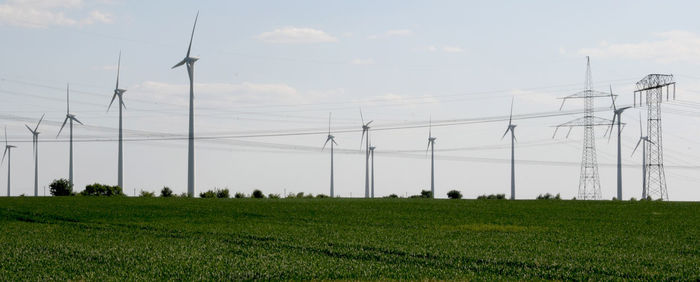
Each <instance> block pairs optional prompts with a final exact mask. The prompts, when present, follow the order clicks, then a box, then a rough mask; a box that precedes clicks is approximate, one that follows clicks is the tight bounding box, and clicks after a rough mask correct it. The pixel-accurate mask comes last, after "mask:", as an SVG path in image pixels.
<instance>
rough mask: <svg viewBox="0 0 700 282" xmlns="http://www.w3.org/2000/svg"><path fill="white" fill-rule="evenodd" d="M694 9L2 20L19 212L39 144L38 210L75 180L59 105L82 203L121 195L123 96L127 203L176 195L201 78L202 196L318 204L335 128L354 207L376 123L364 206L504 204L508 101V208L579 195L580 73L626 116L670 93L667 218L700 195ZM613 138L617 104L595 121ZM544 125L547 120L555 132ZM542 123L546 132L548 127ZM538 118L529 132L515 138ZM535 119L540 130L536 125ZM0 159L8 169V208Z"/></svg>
mask: <svg viewBox="0 0 700 282" xmlns="http://www.w3.org/2000/svg"><path fill="white" fill-rule="evenodd" d="M699 6H700V3H698V2H696V1H668V2H665V3H664V4H663V5H658V1H654V2H651V1H585V2H582V1H579V2H570V1H405V0H401V1H120V0H101V1H84V0H51V1H38V0H7V1H1V2H0V34H2V35H3V36H2V37H3V40H2V44H0V51H2V52H0V59H1V60H2V61H3V67H2V68H0V98H2V103H0V121H1V122H2V124H0V125H4V126H7V139H8V141H9V143H10V144H11V145H15V146H17V148H15V149H13V150H12V159H11V162H12V163H11V169H12V170H11V188H12V189H11V190H12V191H11V194H12V195H15V196H16V195H20V194H25V195H31V194H33V157H32V143H31V134H30V133H29V131H28V130H27V129H26V128H25V126H24V125H25V124H27V125H30V126H32V127H33V125H35V124H36V122H37V121H38V120H39V118H40V117H41V115H42V114H46V117H45V120H44V122H42V124H41V126H40V127H39V131H40V132H41V134H40V136H39V144H38V145H39V186H40V195H43V193H44V190H45V189H46V190H47V191H46V193H47V194H48V188H47V187H48V185H49V183H50V182H51V181H52V180H54V179H58V178H67V176H68V143H67V139H68V135H67V133H68V131H67V130H66V129H64V130H63V132H62V133H61V135H60V136H57V134H58V130H59V128H60V126H61V123H62V122H63V119H64V117H65V108H66V100H65V99H66V85H67V84H68V83H70V89H71V91H70V93H71V97H70V98H71V112H72V113H73V114H75V115H76V116H77V118H78V119H79V120H80V121H82V122H83V123H84V124H85V125H84V126H83V125H76V126H75V128H74V139H75V143H74V158H75V163H74V165H75V167H74V169H75V176H74V177H75V179H74V181H75V190H77V191H80V190H82V189H84V187H85V185H88V184H91V183H95V182H99V183H105V184H112V185H116V182H117V142H116V139H117V127H118V114H117V111H115V110H116V107H113V108H112V109H110V110H109V112H108V111H107V107H108V105H109V102H110V99H111V97H112V93H113V89H114V86H115V79H116V65H117V58H118V55H119V52H121V54H122V58H121V76H120V88H124V89H127V92H126V93H125V94H124V102H125V104H126V109H125V110H124V134H125V136H124V138H125V142H124V167H125V168H124V182H125V183H124V186H125V187H124V190H125V192H126V193H127V194H128V195H133V194H134V193H138V192H139V191H141V190H145V191H155V192H158V191H160V189H161V188H162V187H163V186H168V187H170V188H172V189H173V190H174V191H175V192H177V193H182V192H185V191H186V189H187V187H186V185H187V140H186V137H187V128H188V125H187V120H188V78H187V72H186V70H185V68H178V69H171V67H172V66H173V65H174V64H176V63H177V62H179V61H180V60H181V59H182V58H183V57H184V56H185V53H186V50H187V44H188V41H189V36H190V32H191V30H192V24H193V22H194V18H195V15H196V13H197V11H199V20H198V23H197V27H196V32H195V35H194V42H193V44H192V55H194V56H198V57H200V60H199V61H198V62H197V63H196V65H195V136H196V138H197V139H196V141H195V148H196V153H195V159H196V192H197V193H199V192H201V191H205V190H210V189H217V188H228V189H229V190H231V192H232V193H234V192H243V193H251V192H252V191H253V190H254V189H260V190H262V191H263V192H264V193H266V194H268V193H275V194H284V193H297V192H305V193H312V194H319V193H323V194H329V181H330V180H329V177H330V152H329V151H328V150H327V149H326V150H322V147H323V144H324V141H325V140H326V135H327V134H328V117H329V113H332V121H331V130H332V131H334V132H333V135H335V136H336V141H337V142H338V144H339V145H338V146H337V147H336V151H335V181H336V182H335V189H336V194H337V195H339V196H342V197H362V196H364V169H365V167H364V163H365V162H364V152H361V151H360V149H361V145H360V141H361V133H362V129H361V119H360V109H361V111H362V114H363V116H364V119H365V120H366V121H368V120H373V123H372V129H371V132H370V134H371V135H370V136H371V139H372V144H373V145H375V146H376V148H377V149H376V151H375V162H374V163H375V169H374V170H375V195H376V196H378V197H381V196H387V195H389V194H392V193H393V194H397V195H400V196H410V195H414V194H419V193H420V191H421V190H422V189H429V188H430V186H429V185H430V160H429V158H428V155H427V154H426V147H427V142H428V141H427V137H428V130H429V128H428V125H429V123H430V121H431V122H432V124H433V126H432V133H433V136H435V137H437V141H436V143H435V177H436V179H435V185H436V197H440V198H445V197H446V193H447V192H448V191H449V190H453V189H456V190H460V191H461V192H462V194H464V196H465V198H474V197H476V196H478V195H482V194H498V193H502V194H506V195H509V194H510V142H509V139H508V138H505V139H501V136H502V135H503V133H504V131H505V130H506V128H507V126H508V114H509V110H510V102H511V99H514V109H513V113H514V117H513V119H514V123H515V124H517V125H518V127H517V129H516V136H517V140H518V142H517V143H516V186H517V187H516V197H517V198H519V199H532V198H535V197H537V195H539V194H544V193H552V194H557V193H559V194H561V196H562V197H563V198H567V199H570V198H572V197H575V196H576V195H577V193H578V183H579V172H580V162H581V152H582V144H583V141H582V135H583V132H582V129H581V128H578V129H574V130H573V131H572V133H571V134H570V135H569V136H568V138H567V137H566V133H565V130H564V131H560V132H559V133H558V134H557V136H555V137H554V138H552V135H553V133H554V126H556V125H557V124H560V123H563V122H566V121H568V120H571V119H575V118H577V117H581V116H582V107H583V104H582V102H581V101H567V102H566V104H565V105H564V108H563V109H562V110H561V111H560V110H559V106H560V104H561V100H560V99H558V98H560V97H564V96H567V95H570V94H573V93H575V92H578V91H581V90H583V87H584V78H585V71H586V56H590V58H591V68H592V76H593V83H594V88H595V89H597V90H600V91H609V89H610V87H612V89H613V92H614V93H615V94H617V95H619V96H618V100H617V101H618V104H619V105H627V104H631V103H632V100H633V98H632V96H633V95H632V93H633V91H634V84H635V82H637V81H639V80H640V79H642V78H643V77H644V76H646V75H647V74H650V73H667V74H673V75H674V77H675V80H676V82H677V99H676V100H675V101H668V102H664V104H663V105H662V123H663V138H664V158H665V172H666V177H667V187H668V194H669V198H670V199H671V200H674V201H698V200H700V190H699V189H697V187H698V186H697V183H698V181H700V176H698V175H696V174H695V173H697V172H698V171H700V161H699V158H700V146H699V143H698V141H697V140H699V139H698V138H700V131H698V130H697V125H698V124H699V123H698V122H699V121H700V26H699V25H700V24H699V23H698V22H697V20H696V15H695V13H696V12H695V11H697V10H698V9H700V7H699ZM595 105H596V108H597V109H598V111H597V112H596V115H597V116H599V117H601V118H606V119H610V118H612V111H611V110H610V108H609V106H610V99H608V98H599V99H596V101H595ZM645 110H646V108H639V107H638V108H635V109H631V110H628V111H626V112H625V113H624V115H623V122H625V123H627V125H628V126H626V128H625V130H624V131H623V134H622V150H623V151H622V156H623V158H622V161H623V165H624V167H623V185H624V187H623V198H624V199H629V198H630V197H635V198H640V197H641V180H642V175H641V162H642V159H641V154H640V152H636V153H635V154H634V155H632V150H633V148H634V146H635V144H636V143H637V140H638V138H639V132H638V129H637V128H638V122H639V121H638V120H639V116H640V114H641V115H642V118H644V116H645V115H646V112H645ZM552 114H554V115H552ZM544 116H546V117H544ZM526 117H530V118H526ZM532 117H534V118H532ZM605 130H606V128H605V127H598V128H596V137H597V140H596V147H597V153H598V154H597V157H598V162H599V165H600V166H599V174H600V182H601V190H602V197H603V199H611V198H612V197H614V196H615V195H616V186H615V185H616V184H615V183H616V182H615V181H616V180H615V179H616V174H615V173H616V172H615V162H616V159H615V154H616V147H615V139H614V138H613V139H612V140H608V138H607V136H603V135H604V132H605ZM6 169H7V159H5V160H4V162H3V164H2V166H1V167H0V171H1V173H0V183H3V185H2V186H3V188H2V189H0V191H2V192H1V193H0V194H2V195H5V187H4V183H5V182H6V180H7V173H6Z"/></svg>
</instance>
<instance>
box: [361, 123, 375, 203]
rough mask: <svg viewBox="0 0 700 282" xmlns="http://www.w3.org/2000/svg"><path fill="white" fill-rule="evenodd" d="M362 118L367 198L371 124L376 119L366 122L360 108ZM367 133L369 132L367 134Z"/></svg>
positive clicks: (367, 195)
mask: <svg viewBox="0 0 700 282" xmlns="http://www.w3.org/2000/svg"><path fill="white" fill-rule="evenodd" d="M360 118H361V119H362V137H361V138H360V148H362V143H363V142H364V143H365V198H369V128H370V127H369V124H370V123H372V122H373V121H374V120H370V121H369V122H367V123H365V118H364V117H363V116H362V109H360ZM365 133H367V134H366V135H365Z"/></svg>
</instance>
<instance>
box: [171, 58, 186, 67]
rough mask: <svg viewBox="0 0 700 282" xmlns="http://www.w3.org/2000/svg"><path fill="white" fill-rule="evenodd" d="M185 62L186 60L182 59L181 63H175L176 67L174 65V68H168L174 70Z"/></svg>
mask: <svg viewBox="0 0 700 282" xmlns="http://www.w3.org/2000/svg"><path fill="white" fill-rule="evenodd" d="M186 62H187V58H184V59H182V61H180V62H179V63H177V64H176V65H174V66H173V67H172V68H170V69H174V68H176V67H179V66H182V65H184V64H185V63H186Z"/></svg>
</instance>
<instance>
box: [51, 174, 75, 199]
mask: <svg viewBox="0 0 700 282" xmlns="http://www.w3.org/2000/svg"><path fill="white" fill-rule="evenodd" d="M49 188H50V192H51V196H75V193H73V185H72V184H70V182H68V180H67V179H63V178H61V179H56V180H54V181H53V182H51V184H49Z"/></svg>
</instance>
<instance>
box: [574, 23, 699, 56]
mask: <svg viewBox="0 0 700 282" xmlns="http://www.w3.org/2000/svg"><path fill="white" fill-rule="evenodd" d="M652 35H653V37H654V39H653V40H650V41H642V42H637V43H608V42H606V41H602V42H600V43H599V45H598V47H593V48H582V49H579V50H578V54H579V55H587V56H592V57H604V58H626V59H633V60H654V61H656V62H659V63H674V62H684V61H685V62H692V63H700V36H699V35H698V34H696V33H693V32H688V31H681V30H674V31H667V32H659V33H653V34H652Z"/></svg>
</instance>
